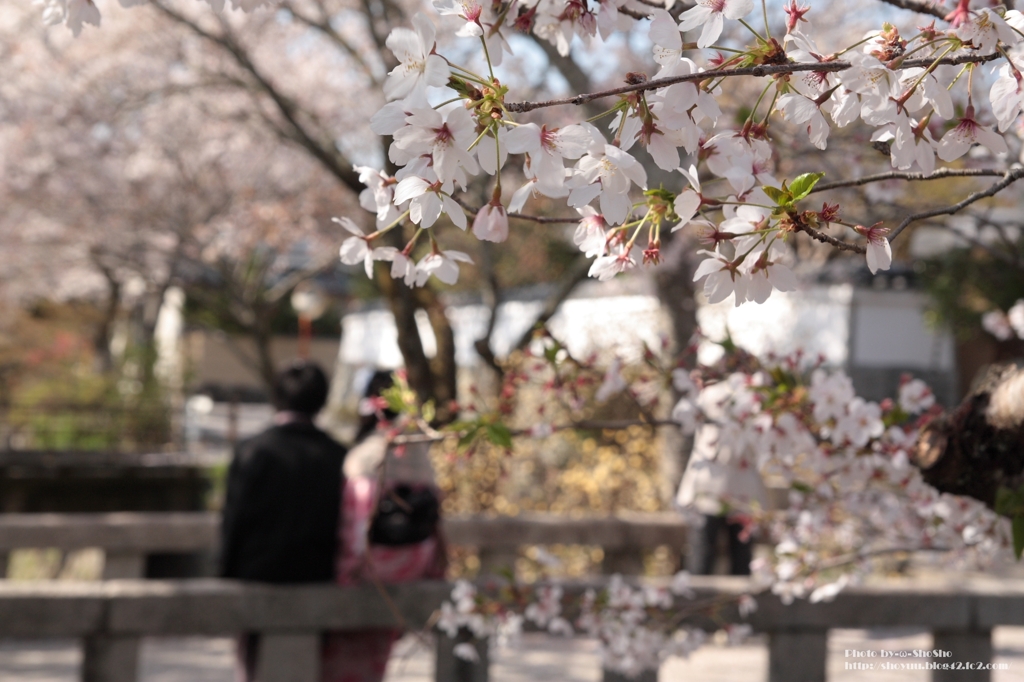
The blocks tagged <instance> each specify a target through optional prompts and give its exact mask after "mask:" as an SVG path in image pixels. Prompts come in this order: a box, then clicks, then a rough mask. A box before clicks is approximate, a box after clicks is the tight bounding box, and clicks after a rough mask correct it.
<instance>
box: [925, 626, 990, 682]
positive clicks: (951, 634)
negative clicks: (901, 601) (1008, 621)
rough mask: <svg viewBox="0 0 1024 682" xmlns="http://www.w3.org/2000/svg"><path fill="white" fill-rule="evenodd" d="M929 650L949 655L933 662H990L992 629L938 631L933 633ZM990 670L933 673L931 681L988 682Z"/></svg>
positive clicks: (936, 657)
mask: <svg viewBox="0 0 1024 682" xmlns="http://www.w3.org/2000/svg"><path fill="white" fill-rule="evenodd" d="M932 648H933V649H938V650H941V651H948V652H950V654H951V655H950V656H935V657H933V658H932V659H931V661H932V662H933V663H991V662H992V631H991V630H966V631H964V630H961V631H958V632H957V631H944V630H937V631H935V632H933V633H932ZM991 679H992V672H991V671H989V670H933V671H932V682H989V680H991Z"/></svg>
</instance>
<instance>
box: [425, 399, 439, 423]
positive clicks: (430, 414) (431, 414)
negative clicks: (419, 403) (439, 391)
mask: <svg viewBox="0 0 1024 682" xmlns="http://www.w3.org/2000/svg"><path fill="white" fill-rule="evenodd" d="M422 415H423V419H424V420H425V421H426V422H427V423H430V422H432V421H434V418H435V417H436V416H437V408H436V407H435V406H434V401H433V400H428V401H427V402H425V403H423V410H422Z"/></svg>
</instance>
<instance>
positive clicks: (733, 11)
mask: <svg viewBox="0 0 1024 682" xmlns="http://www.w3.org/2000/svg"><path fill="white" fill-rule="evenodd" d="M753 9H754V0H698V1H697V5H696V6H695V7H692V8H690V9H688V10H686V11H685V12H683V13H682V14H680V15H679V30H680V31H689V30H691V29H694V28H697V27H698V26H703V27H704V28H703V30H701V33H700V38H698V39H697V47H707V46H709V45H712V44H714V42H715V41H716V40H718V36H720V35H721V34H722V28H723V27H724V25H725V20H726V19H742V18H743V17H745V16H747V15H748V14H750V12H751V10H753Z"/></svg>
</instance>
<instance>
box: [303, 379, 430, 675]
mask: <svg viewBox="0 0 1024 682" xmlns="http://www.w3.org/2000/svg"><path fill="white" fill-rule="evenodd" d="M392 385H393V379H392V377H391V375H390V374H389V373H387V372H377V373H376V374H374V376H373V377H372V378H371V379H370V383H369V385H368V386H367V388H366V391H365V393H364V395H365V398H364V399H363V401H362V403H361V407H360V412H361V413H362V419H361V424H360V429H359V433H358V435H357V436H356V442H355V444H354V445H353V446H352V449H351V451H350V452H349V454H348V458H347V459H346V460H345V468H344V473H345V493H344V495H343V496H342V499H343V502H342V504H343V511H342V515H341V516H342V525H341V543H340V546H339V554H338V563H337V581H338V583H339V584H340V585H359V584H370V585H377V586H380V585H383V584H395V583H403V582H409V581H413V580H422V579H441V578H443V577H444V572H445V568H446V559H447V557H446V551H445V545H444V542H443V539H442V536H441V531H440V490H439V489H438V487H437V484H436V482H435V476H434V468H433V466H432V465H431V463H430V458H429V450H430V443H429V442H426V441H423V442H411V443H405V444H401V445H395V444H393V443H391V442H389V439H388V435H387V433H386V431H385V429H386V428H388V427H389V426H390V425H391V423H392V422H393V420H395V418H396V416H397V415H395V414H394V413H393V412H391V411H390V410H388V409H387V407H386V404H385V402H384V400H383V399H382V398H381V394H382V393H383V392H384V391H386V390H387V389H388V388H390V387H391V386H392ZM401 634H402V633H401V631H400V630H397V629H393V628H387V629H374V630H363V631H358V632H344V633H341V632H338V633H331V634H329V635H328V636H327V638H326V642H325V646H324V658H323V667H322V671H323V675H322V682H380V681H381V680H383V678H384V672H385V669H386V668H387V663H388V658H389V657H390V655H391V647H392V645H393V644H394V643H395V641H396V640H397V639H398V638H399V637H400V636H401Z"/></svg>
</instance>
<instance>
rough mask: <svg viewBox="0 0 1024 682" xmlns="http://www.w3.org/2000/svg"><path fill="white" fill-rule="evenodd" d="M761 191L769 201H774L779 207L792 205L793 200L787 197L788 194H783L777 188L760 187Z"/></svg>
mask: <svg viewBox="0 0 1024 682" xmlns="http://www.w3.org/2000/svg"><path fill="white" fill-rule="evenodd" d="M761 189H763V190H764V193H765V194H767V195H768V198H769V199H771V200H772V201H774V202H775V203H776V204H777V205H779V206H788V205H789V204H791V203H793V198H792V196H790V195H789V192H784V191H782V190H781V189H779V188H778V187H770V186H768V185H764V186H763V187H761Z"/></svg>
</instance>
